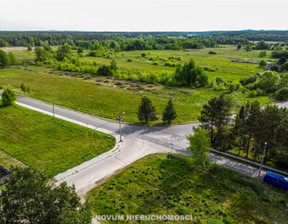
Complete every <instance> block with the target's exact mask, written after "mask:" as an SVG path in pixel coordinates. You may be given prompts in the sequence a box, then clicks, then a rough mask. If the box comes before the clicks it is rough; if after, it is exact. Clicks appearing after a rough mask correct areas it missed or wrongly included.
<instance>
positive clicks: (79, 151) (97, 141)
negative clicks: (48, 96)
mask: <svg viewBox="0 0 288 224" xmlns="http://www.w3.org/2000/svg"><path fill="white" fill-rule="evenodd" d="M0 123H1V126H0V164H3V165H10V164H11V163H12V164H13V165H17V163H16V162H15V161H13V158H12V159H11V158H8V161H7V155H10V156H12V157H14V158H15V159H17V160H18V161H21V162H22V163H23V164H25V165H27V166H30V167H32V168H35V169H40V170H44V171H45V172H46V173H47V175H48V176H49V177H52V176H54V175H55V174H57V173H60V172H63V171H65V170H67V169H69V168H71V167H73V166H76V165H78V164H81V163H83V162H84V161H86V160H89V159H91V158H93V157H95V156H97V155H100V154H102V153H103V152H106V151H108V150H110V149H112V148H113V147H114V145H115V138H114V137H111V136H108V135H106V134H103V133H100V132H97V131H93V130H90V129H87V128H83V127H80V126H78V125H75V124H72V123H69V122H66V121H62V120H60V119H56V118H53V117H51V116H48V115H43V114H41V113H38V112H35V111H31V110H28V109H25V108H23V107H19V106H10V107H1V108H0ZM9 160H12V161H10V162H9Z"/></svg>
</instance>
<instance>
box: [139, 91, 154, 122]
mask: <svg viewBox="0 0 288 224" xmlns="http://www.w3.org/2000/svg"><path fill="white" fill-rule="evenodd" d="M137 116H138V119H139V120H140V121H142V122H143V121H144V122H145V124H147V123H148V121H155V120H157V117H156V111H155V107H154V106H152V102H151V100H149V99H148V98H147V97H146V96H143V97H142V101H141V104H140V106H139V109H138V112H137Z"/></svg>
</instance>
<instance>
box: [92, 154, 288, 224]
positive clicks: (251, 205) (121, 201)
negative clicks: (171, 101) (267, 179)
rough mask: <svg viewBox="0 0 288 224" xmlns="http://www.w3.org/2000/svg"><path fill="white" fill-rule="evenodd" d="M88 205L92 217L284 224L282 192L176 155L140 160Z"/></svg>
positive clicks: (96, 192)
mask: <svg viewBox="0 0 288 224" xmlns="http://www.w3.org/2000/svg"><path fill="white" fill-rule="evenodd" d="M88 201H89V202H90V203H91V208H92V211H93V213H94V215H104V214H105V215H124V217H126V215H192V216H193V220H192V221H177V223H208V224H230V223H239V224H242V223H243V224H244V223H246V224H247V223H248V224H252V223H253V224H254V223H267V224H268V223H279V224H283V223H286V221H285V220H288V213H287V211H285V209H287V208H286V204H287V202H288V192H287V191H285V190H283V189H279V188H276V187H274V186H271V185H269V184H266V183H264V182H262V181H258V180H257V179H254V178H250V177H248V176H245V175H243V174H240V173H238V172H235V171H233V170H230V169H227V168H225V167H221V166H218V165H215V164H213V165H210V167H209V168H208V169H207V170H205V171H203V170H201V169H199V168H197V167H195V166H194V165H193V163H192V161H191V158H189V157H184V156H178V155H177V156H174V158H173V159H167V155H166V154H156V155H151V156H148V157H145V158H142V159H141V160H139V161H137V162H136V163H134V164H132V165H130V166H129V167H128V168H127V169H125V170H123V171H121V172H119V173H118V174H116V175H114V176H113V177H111V178H110V179H108V180H107V181H106V182H105V183H104V184H102V185H100V186H98V187H96V188H94V189H93V190H92V191H91V192H90V193H89V194H88ZM107 223H109V222H108V221H107ZM111 223H112V222H111ZM113 223H124V222H123V221H122V222H121V221H118V222H117V221H113ZM129 223H137V221H134V222H133V221H129ZM141 223H147V224H148V223H175V221H151V220H150V221H146V222H145V221H141Z"/></svg>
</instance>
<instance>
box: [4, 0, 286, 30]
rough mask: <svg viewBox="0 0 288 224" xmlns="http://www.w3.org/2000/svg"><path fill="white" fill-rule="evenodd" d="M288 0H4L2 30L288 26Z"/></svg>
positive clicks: (258, 28) (256, 27) (276, 27)
mask: <svg viewBox="0 0 288 224" xmlns="http://www.w3.org/2000/svg"><path fill="white" fill-rule="evenodd" d="M287 9H288V1H287V0H273V1H271V0H241V1H240V0H220V1H219V0H49V1H48V0H0V30H2V31H3V30H9V31H12V30H13V31H14V30H15V31H24V30H31V31H32V30H33V31H34V30H57V31H65V30H69V31H211V30H247V29H254V30H288V19H287Z"/></svg>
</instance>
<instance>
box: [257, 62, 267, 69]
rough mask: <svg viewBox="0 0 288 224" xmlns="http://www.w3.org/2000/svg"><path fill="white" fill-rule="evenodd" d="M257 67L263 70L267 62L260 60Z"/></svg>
mask: <svg viewBox="0 0 288 224" xmlns="http://www.w3.org/2000/svg"><path fill="white" fill-rule="evenodd" d="M259 66H260V68H265V67H266V66H267V62H266V61H264V60H261V61H260V62H259Z"/></svg>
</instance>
